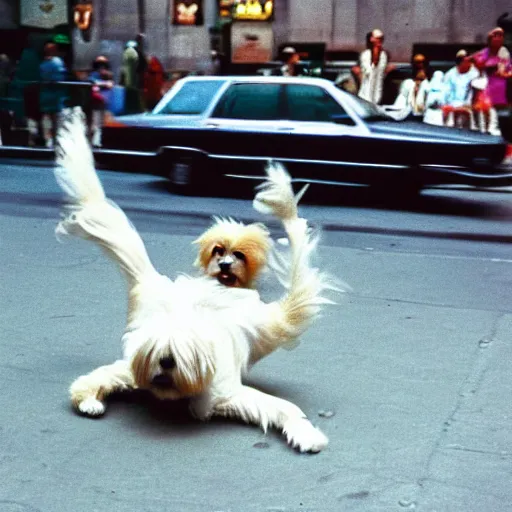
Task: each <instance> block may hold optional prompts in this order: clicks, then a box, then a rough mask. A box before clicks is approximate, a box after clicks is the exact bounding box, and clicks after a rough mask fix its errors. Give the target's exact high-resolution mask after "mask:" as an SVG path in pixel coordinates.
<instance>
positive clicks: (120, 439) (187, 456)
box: [0, 163, 512, 512]
mask: <svg viewBox="0 0 512 512" xmlns="http://www.w3.org/2000/svg"><path fill="white" fill-rule="evenodd" d="M100 174H101V178H102V180H103V181H104V184H105V188H106V190H107V192H108V194H109V195H110V196H111V197H112V198H113V199H114V200H116V201H117V202H119V204H120V205H121V206H122V207H123V208H125V209H126V211H127V212H128V214H129V215H130V217H131V219H132V221H133V222H134V224H135V225H136V226H137V228H138V229H139V230H140V231H141V233H142V236H143V238H144V240H145V242H146V244H147V247H148V251H149V253H150V255H151V257H152V259H153V261H154V263H155V266H156V267H157V268H158V269H159V270H160V271H161V272H163V273H165V274H167V275H170V276H171V277H172V276H175V275H176V273H178V272H189V273H192V272H194V270H193V268H192V261H193V259H194V256H195V255H194V249H193V247H192V244H191V242H192V240H193V239H194V237H195V236H197V234H199V233H200V232H201V231H202V230H203V229H204V227H206V226H207V225H208V223H209V222H210V220H209V219H210V217H211V215H212V214H216V215H232V216H234V217H236V218H240V219H242V220H248V221H249V220H260V221H261V220H263V221H264V220H265V219H264V218H262V217H261V216H259V215H258V214H257V213H256V212H254V211H253V210H252V208H251V203H250V200H249V196H247V197H243V198H242V199H237V198H236V197H230V198H223V197H181V196H175V195H171V194H169V193H168V191H167V190H166V185H165V183H164V182H162V180H158V179H156V178H152V177H150V176H134V175H128V174H122V173H109V172H102V173H100ZM0 183H1V185H0V233H1V235H0V261H1V262H2V264H3V265H2V272H1V282H2V292H3V293H2V294H0V328H1V330H2V343H0V389H1V391H2V392H1V393H0V409H1V410H2V414H1V415H0V443H1V445H0V446H1V450H0V481H1V482H2V484H1V485H0V512H35V511H39V512H68V511H70V510H73V511H78V512H82V511H83V512H86V511H87V512H90V511H98V512H107V511H108V512H117V511H119V512H132V511H133V512H135V511H137V512H139V511H152V512H153V511H155V510H169V511H171V510H172V511H174V510H176V511H185V512H188V511H190V512H196V511H198V512H203V511H207V512H221V511H222V512H243V511H249V512H253V511H254V512H263V511H265V512H266V511H268V512H270V511H272V512H277V511H279V512H281V511H282V512H298V511H308V512H323V511H326V512H331V511H332V512H334V511H356V512H374V511H375V512H377V511H379V512H380V511H407V510H418V511H429V512H434V511H436V512H495V511H500V512H501V511H507V510H512V486H511V485H510V483H511V478H512V451H511V448H510V446H511V441H512V434H511V418H510V414H511V413H510V396H511V392H512V374H511V372H510V368H509V366H510V361H511V360H512V345H511V343H510V340H511V339H512V286H511V283H512V257H511V249H512V246H511V245H510V241H511V239H510V234H511V233H512V231H511V229H510V228H511V222H512V206H511V205H510V199H511V198H512V196H511V195H510V193H509V191H506V190H505V191H500V192H490V191H460V190H435V191H427V192H425V194H424V196H422V197H420V198H418V199H417V201H416V202H414V203H413V204H408V205H405V206H404V205H401V206H396V207H395V206H390V205H389V203H387V202H386V201H384V200H383V201H382V203H380V202H379V201H376V200H375V198H370V197H369V196H367V195H366V194H365V192H361V191H350V192H341V191H336V192H335V193H333V192H330V194H327V193H326V192H325V191H314V190H313V191H311V193H310V192H308V194H309V197H308V200H307V201H306V203H305V204H304V205H303V207H302V209H301V213H302V214H303V215H304V216H306V217H308V218H309V219H310V220H311V221H312V223H313V224H315V225H318V226H319V227H320V226H322V227H324V229H325V232H324V235H323V238H322V244H321V246H320V249H319V254H318V255H317V257H318V264H319V265H320V266H322V268H325V269H326V270H327V271H329V272H330V273H331V274H332V275H333V276H335V277H337V278H340V279H343V280H344V281H346V282H347V283H348V284H349V285H350V286H351V287H352V291H351V292H349V293H347V294H345V295H344V296H343V297H340V298H339V299H338V302H339V303H338V304H337V305H335V306H330V307H327V308H326V309H325V311H324V314H323V315H322V317H321V318H320V319H319V320H318V322H317V323H316V324H314V325H313V326H312V328H311V329H310V330H309V331H308V332H307V333H306V334H305V335H304V336H303V337H302V340H301V344H300V345H299V347H297V348H296V349H295V350H293V351H290V352H287V351H281V352H279V353H275V354H273V355H272V356H270V357H269V358H267V359H265V360H263V361H262V362H261V363H259V364H258V365H257V366H256V367H255V368H254V369H253V370H252V372H251V373H250V375H249V378H248V381H249V382H250V383H251V384H252V385H255V386H257V387H259V388H261V389H263V390H265V391H267V392H269V393H273V394H276V395H278V396H281V397H284V398H286V399H289V400H291V401H293V402H295V403H297V404H298V405H299V406H300V407H301V408H302V409H303V410H304V411H305V412H306V413H307V414H308V416H309V417H310V418H311V419H312V421H313V423H314V424H316V425H318V426H319V427H320V428H321V429H322V430H323V431H324V432H325V433H326V435H327V436H328V437H329V438H330V444H329V446H328V447H327V449H326V450H325V451H324V452H322V453H320V454H318V455H300V454H298V453H296V452H294V451H293V450H292V449H290V448H289V447H288V446H286V444H285V442H284V440H283V439H282V437H281V435H279V434H278V433H276V432H268V433H267V434H264V433H263V432H261V431H260V430H258V429H257V428H256V427H253V426H247V425H243V424H240V423H237V422H232V421H227V420H217V419H216V420H213V421H211V422H209V423H206V424H203V423H199V422H197V421H195V420H193V419H191V418H190V417H189V416H188V414H187V406H186V403H181V402H179V403H162V402H157V401H156V400H154V399H152V398H151V397H149V396H147V395H146V394H144V393H136V394H130V395H119V396H116V397H114V398H113V399H112V400H111V402H110V404H109V409H108V411H107V414H106V415H105V416H104V417H103V418H101V419H99V420H90V419H87V418H83V417H81V416H79V415H77V414H76V413H75V412H74V411H73V410H72V409H71V407H70V404H69V401H68V396H67V389H68V387H69V384H70V383H71V382H72V381H73V380H74V379H75V378H76V377H77V376H79V375H81V374H83V373H86V372H89V371H90V370H92V369H94V368H96V367H97V366H100V365H102V364H107V363H110V362H112V361H114V360H115V359H117V358H118V357H119V355H120V353H121V346H120V335H121V333H122V329H123V326H124V320H125V311H126V304H125V295H124V291H125V288H124V283H123V282H122V279H121V276H120V275H119V273H118V272H117V270H116V269H115V268H114V266H113V265H112V264H111V262H110V261H109V260H107V259H106V258H105V257H104V256H103V254H102V253H101V252H100V251H99V250H97V249H96V248H95V247H94V246H92V245H91V244H87V243H85V242H81V241H66V242H65V243H60V242H58V241H57V240H56V239H55V236H54V233H53V231H54V228H55V225H56V222H57V220H58V218H59V201H60V193H59V191H58V188H57V185H56V184H55V183H54V181H53V176H52V174H51V169H50V168H49V167H47V166H46V167H45V166H26V165H20V164H16V163H11V164H9V163H4V164H2V165H0ZM322 201H323V202H324V204H321V202H322ZM271 227H272V224H271ZM275 236H279V230H277V229H276V232H275ZM260 288H261V291H262V294H263V296H265V297H267V296H268V297H270V296H273V295H275V294H276V293H279V288H278V286H277V285H276V283H275V282H274V281H273V279H272V277H271V276H270V275H267V276H264V278H263V279H262V282H261V283H260Z"/></svg>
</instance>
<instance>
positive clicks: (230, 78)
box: [179, 75, 333, 86]
mask: <svg viewBox="0 0 512 512" xmlns="http://www.w3.org/2000/svg"><path fill="white" fill-rule="evenodd" d="M203 80H205V81H206V80H207V81H211V80H218V81H221V82H251V83H255V82H256V83H298V84H305V83H306V84H315V85H323V86H325V85H333V83H332V81H331V80H327V79H326V78H316V77H306V76H261V75H227V76H216V75H201V76H187V77H185V78H181V79H180V80H179V81H180V82H191V81H203Z"/></svg>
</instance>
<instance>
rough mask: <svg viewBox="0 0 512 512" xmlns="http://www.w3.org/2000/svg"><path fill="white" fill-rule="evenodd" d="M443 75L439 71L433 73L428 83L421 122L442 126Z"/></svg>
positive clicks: (444, 94)
mask: <svg viewBox="0 0 512 512" xmlns="http://www.w3.org/2000/svg"><path fill="white" fill-rule="evenodd" d="M445 96H446V93H445V85H444V73H443V72H442V71H440V70H439V69H438V70H436V71H434V73H433V74H432V78H431V79H430V81H429V86H428V91H427V94H426V97H425V113H424V114H423V122H424V123H426V124H432V125H435V126H442V125H443V111H442V106H443V104H444V101H445Z"/></svg>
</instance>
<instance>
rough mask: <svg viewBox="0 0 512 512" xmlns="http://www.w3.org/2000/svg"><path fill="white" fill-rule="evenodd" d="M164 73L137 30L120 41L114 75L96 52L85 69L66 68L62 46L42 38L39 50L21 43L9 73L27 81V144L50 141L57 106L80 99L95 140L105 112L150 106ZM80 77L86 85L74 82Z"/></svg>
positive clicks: (97, 141) (157, 97)
mask: <svg viewBox="0 0 512 512" xmlns="http://www.w3.org/2000/svg"><path fill="white" fill-rule="evenodd" d="M164 74H165V73H164V67H163V65H162V64H161V62H160V61H159V60H158V59H157V58H156V57H154V56H149V57H148V56H147V55H146V53H145V51H144V35H143V34H139V35H138V36H137V37H136V38H135V39H134V40H132V41H128V42H127V43H126V45H125V50H124V52H123V56H122V65H121V69H120V73H119V80H118V81H116V80H115V73H114V71H113V69H112V66H111V63H110V60H109V58H108V56H107V55H98V56H97V57H96V58H95V59H94V60H93V62H92V63H91V67H90V69H89V70H87V72H85V73H83V72H80V71H74V72H71V71H70V70H69V69H68V68H67V66H66V64H65V59H64V58H63V52H62V49H61V48H60V47H59V45H58V44H56V43H54V42H53V41H48V42H46V43H45V44H44V46H43V49H42V56H41V54H40V53H39V52H38V51H37V50H36V49H35V47H30V48H27V49H26V50H24V53H23V54H22V56H21V58H20V62H19V63H18V66H17V70H16V72H14V73H13V76H15V77H16V79H17V80H18V81H19V82H20V83H27V85H26V86H24V91H23V95H24V107H25V108H24V110H25V117H26V119H27V122H28V129H29V134H30V135H29V144H30V145H44V146H47V147H52V146H53V140H54V136H55V133H56V130H57V122H58V117H59V114H60V112H61V111H62V110H63V109H64V108H65V107H66V106H70V105H74V104H80V105H81V106H82V108H83V109H84V111H85V113H86V116H87V118H88V128H89V137H90V140H91V142H92V144H93V145H95V146H99V145H101V129H102V126H103V124H104V122H105V118H106V115H107V113H108V112H114V113H118V112H119V111H120V110H122V111H123V112H124V113H136V112H142V111H143V110H148V109H152V108H153V107H154V106H155V105H156V103H157V102H158V101H159V100H160V99H161V97H162V95H163V86H164ZM10 80H12V77H11V78H10ZM70 81H71V82H74V84H70V83H69V82H70ZM63 82H64V83H63ZM66 82H67V83H66ZM80 82H86V83H88V84H92V86H89V87H88V86H87V85H86V84H84V86H80ZM75 85H76V87H75ZM77 102H78V103H77Z"/></svg>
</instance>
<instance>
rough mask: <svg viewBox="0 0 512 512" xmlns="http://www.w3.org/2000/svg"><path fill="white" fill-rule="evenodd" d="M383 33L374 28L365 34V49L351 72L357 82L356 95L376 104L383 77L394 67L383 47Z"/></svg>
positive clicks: (380, 96) (380, 94)
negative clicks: (357, 90)
mask: <svg viewBox="0 0 512 512" xmlns="http://www.w3.org/2000/svg"><path fill="white" fill-rule="evenodd" d="M383 43H384V33H383V32H382V31H381V30H380V29H378V28H376V29H374V30H372V31H371V32H368V34H366V50H363V51H362V52H361V53H360V54H359V64H358V65H357V66H354V67H353V68H352V73H353V74H354V75H355V77H356V78H357V80H358V82H359V92H358V96H359V97H360V98H363V99H365V100H367V101H371V102H372V103H375V104H378V103H380V102H381V100H382V92H383V88H384V78H385V77H386V75H387V74H388V73H389V72H390V71H392V70H393V69H394V66H393V65H392V64H390V63H389V54H388V52H387V51H386V50H384V48H383Z"/></svg>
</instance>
